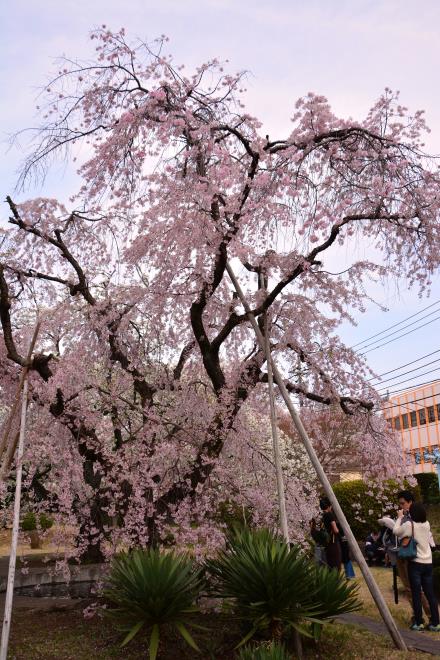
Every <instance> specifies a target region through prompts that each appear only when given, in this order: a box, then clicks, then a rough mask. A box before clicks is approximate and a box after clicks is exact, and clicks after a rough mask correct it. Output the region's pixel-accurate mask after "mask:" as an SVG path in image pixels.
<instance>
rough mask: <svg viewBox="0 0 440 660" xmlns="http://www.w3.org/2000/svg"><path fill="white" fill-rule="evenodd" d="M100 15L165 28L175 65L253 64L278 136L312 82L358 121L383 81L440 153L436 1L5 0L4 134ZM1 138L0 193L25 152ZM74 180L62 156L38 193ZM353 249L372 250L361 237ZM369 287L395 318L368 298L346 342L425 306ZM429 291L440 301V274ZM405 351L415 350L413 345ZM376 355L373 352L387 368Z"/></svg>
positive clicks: (148, 35) (261, 105) (31, 111)
mask: <svg viewBox="0 0 440 660" xmlns="http://www.w3.org/2000/svg"><path fill="white" fill-rule="evenodd" d="M102 23H106V24H107V25H109V26H110V27H111V28H113V29H118V28H120V27H122V26H124V27H125V28H126V29H127V33H128V34H130V35H132V36H133V37H140V38H142V39H147V40H152V39H154V38H155V37H157V36H159V35H161V34H163V33H165V34H167V35H168V36H169V37H170V43H169V49H170V51H171V52H172V53H173V54H174V56H175V60H176V62H179V63H180V62H183V63H185V64H186V65H187V68H188V69H191V68H192V67H193V66H195V65H197V64H199V63H200V62H202V61H205V60H206V59H209V58H211V57H215V56H218V57H219V58H220V59H229V60H230V65H229V66H230V68H231V69H233V70H234V71H235V70H243V69H246V70H248V71H249V72H250V74H249V76H248V84H247V87H248V91H247V94H246V99H247V106H248V108H247V109H248V110H249V112H250V113H251V114H253V115H255V116H258V117H259V118H261V119H262V121H263V123H264V130H265V131H266V132H270V134H271V135H273V136H277V137H278V136H283V135H286V133H288V132H289V131H290V126H291V124H290V121H289V118H290V116H291V115H292V114H293V105H294V102H295V100H296V99H297V98H298V97H299V96H301V95H303V94H305V93H307V92H309V91H316V92H318V93H320V94H324V95H326V96H327V97H328V98H329V101H330V103H331V105H332V107H333V109H334V112H335V113H336V114H337V115H340V116H344V117H347V116H350V115H351V116H353V117H355V118H358V119H359V118H362V117H364V116H365V115H366V113H367V112H368V109H369V107H370V106H371V105H372V103H373V102H374V100H375V99H376V98H377V97H378V95H379V94H380V93H381V91H382V90H383V88H384V87H385V86H389V87H391V88H393V89H399V90H401V97H402V102H403V103H404V104H405V105H408V106H409V107H410V108H411V109H412V110H415V109H419V108H425V109H426V113H427V121H428V124H429V125H430V126H431V128H432V129H433V132H432V133H431V135H430V136H429V137H428V140H427V148H428V149H429V150H431V151H434V152H440V91H439V88H438V85H437V79H438V72H437V71H438V63H439V60H440V41H439V39H438V26H439V25H440V3H439V2H438V0H424V1H423V2H420V3H415V2H414V1H413V0H273V1H272V2H268V1H257V0H241V2H240V1H238V0H203V1H201V0H157V1H153V0H128V1H126V2H120V0H118V1H116V0H91V1H90V0H61V2H60V0H57V1H55V0H3V2H2V3H1V4H0V85H1V89H2V108H1V119H0V121H1V123H0V139H1V138H2V137H5V136H6V134H7V133H11V132H14V131H17V130H19V129H20V128H24V127H27V126H31V125H33V124H34V123H35V100H34V99H35V96H36V93H37V89H38V87H41V86H44V85H45V83H46V81H47V80H48V77H49V74H50V72H51V70H52V71H53V65H52V63H53V60H54V58H56V57H57V56H59V55H62V54H66V55H69V56H73V57H78V58H86V57H88V56H90V54H91V53H92V48H93V42H90V40H89V39H88V32H89V30H91V29H92V28H94V27H96V26H98V25H100V24H102ZM25 142H26V138H25V137H24V138H23V144H25ZM6 147H7V145H6V144H5V145H4V149H2V151H3V153H2V155H3V158H2V159H1V162H0V181H1V182H2V184H1V187H2V190H1V195H2V198H4V197H5V195H6V194H7V193H9V192H11V191H12V189H13V186H14V181H15V178H16V177H15V170H16V168H17V166H18V163H19V160H20V157H21V154H20V152H19V150H17V149H13V150H10V151H9V152H6ZM0 149H1V147H0ZM75 183H76V178H75V175H74V173H73V172H72V170H71V169H70V168H67V169H65V167H64V165H63V164H60V165H59V166H58V167H57V168H55V170H54V171H53V172H52V173H51V175H50V176H49V178H48V179H47V181H46V183H45V185H44V187H43V188H42V190H37V191H35V194H46V195H48V196H50V197H54V196H58V197H61V198H62V199H66V198H67V197H68V195H69V194H70V193H71V192H72V190H73V189H74V188H75ZM29 194H30V192H29ZM32 194H33V193H32ZM0 217H3V218H4V217H5V211H3V212H2V213H1V214H0ZM360 249H363V250H364V253H366V252H367V247H366V246H363V247H362V248H360ZM365 256H368V255H367V254H366V255H365ZM373 290H374V295H375V296H376V297H378V298H380V301H381V302H385V303H388V304H389V305H390V306H392V307H393V310H394V312H393V313H394V316H393V317H392V318H391V316H390V315H388V316H385V315H384V314H382V313H380V312H376V311H375V308H374V306H373V307H372V308H371V314H370V315H369V317H368V321H367V320H365V321H361V325H360V327H359V329H358V330H357V331H355V332H352V331H351V330H349V329H346V330H345V332H346V333H347V338H348V339H349V340H353V342H354V341H357V340H359V338H363V336H365V335H368V334H372V333H373V332H374V331H375V330H377V329H378V330H381V329H382V327H384V326H386V325H389V324H391V323H392V322H393V320H395V319H397V320H400V318H403V317H404V316H405V315H409V314H410V313H411V312H412V311H415V310H417V309H418V308H419V307H420V306H421V303H420V302H419V301H418V299H417V298H416V297H415V296H413V295H412V294H410V293H408V292H407V291H406V290H405V289H403V290H398V289H396V288H395V287H391V286H390V287H389V288H384V289H383V290H382V293H380V291H379V290H378V288H377V287H375V288H374V289H372V291H373ZM434 291H436V292H437V295H436V297H437V298H440V285H439V284H438V282H437V283H436V284H435V287H434ZM399 315H400V316H399ZM363 325H364V328H365V330H364V331H363V330H362V326H363ZM373 326H374V327H373ZM431 327H434V326H431ZM409 339H410V340H411V335H410V336H409ZM415 341H417V340H416V339H415ZM432 342H434V343H435V342H436V337H435V333H434V332H431V333H430V334H428V335H426V336H424V343H423V346H424V347H426V351H424V352H428V350H429V348H430V345H431V344H432ZM391 347H393V345H391V346H390V348H391ZM401 350H402V344H401V345H400V346H396V350H393V349H392V348H391V350H389V351H387V357H386V361H388V362H389V363H394V365H395V364H399V363H400V362H404V361H405V360H404V359H401V360H400V362H399V355H400V354H399V351H401ZM411 350H412V352H413V353H414V352H415V354H416V355H417V354H418V353H417V347H415V348H414V347H413V348H412V349H411ZM422 352H423V349H420V354H421V353H422ZM379 353H380V351H379V352H378V353H376V354H372V356H374V357H372V360H376V361H377V365H378V367H379V369H380V368H382V367H383V368H382V370H384V369H385V368H387V365H386V364H384V362H383V361H384V358H383V356H381V355H379Z"/></svg>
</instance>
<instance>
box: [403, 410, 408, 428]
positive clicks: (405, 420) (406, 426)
mask: <svg viewBox="0 0 440 660" xmlns="http://www.w3.org/2000/svg"><path fill="white" fill-rule="evenodd" d="M402 426H403V428H404V429H407V428H408V426H409V424H408V413H405V414H404V415H402Z"/></svg>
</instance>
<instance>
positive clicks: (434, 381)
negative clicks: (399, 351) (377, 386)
mask: <svg viewBox="0 0 440 660" xmlns="http://www.w3.org/2000/svg"><path fill="white" fill-rule="evenodd" d="M420 375H422V374H420ZM439 380H440V379H439V378H435V379H434V380H427V381H425V382H424V383H416V385H411V389H412V390H415V389H417V388H418V387H422V386H423V385H432V384H433V383H437V382H438V381H439ZM397 384H398V383H396V385H397ZM407 389H410V388H409V387H408V386H406V387H401V388H400V389H398V390H393V391H392V392H387V394H398V393H399V392H404V391H405V390H407Z"/></svg>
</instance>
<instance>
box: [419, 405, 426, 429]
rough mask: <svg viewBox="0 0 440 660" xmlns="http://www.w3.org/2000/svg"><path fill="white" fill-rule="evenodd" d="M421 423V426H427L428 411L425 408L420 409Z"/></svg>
mask: <svg viewBox="0 0 440 660" xmlns="http://www.w3.org/2000/svg"><path fill="white" fill-rule="evenodd" d="M419 422H420V424H421V425H422V424H426V411H425V409H424V408H420V410H419Z"/></svg>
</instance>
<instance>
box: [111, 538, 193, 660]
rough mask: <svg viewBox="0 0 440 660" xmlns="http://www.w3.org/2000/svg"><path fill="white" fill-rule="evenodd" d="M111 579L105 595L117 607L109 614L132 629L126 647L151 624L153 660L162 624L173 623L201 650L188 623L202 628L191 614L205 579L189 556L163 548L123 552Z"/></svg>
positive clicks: (112, 569)
mask: <svg viewBox="0 0 440 660" xmlns="http://www.w3.org/2000/svg"><path fill="white" fill-rule="evenodd" d="M108 583H109V585H110V586H109V588H108V589H106V591H105V592H104V595H105V597H106V598H107V600H108V601H109V602H110V604H111V605H113V606H114V608H112V609H109V610H108V611H107V614H108V616H110V617H112V618H113V619H114V620H115V621H116V625H117V626H118V627H119V628H120V629H121V630H122V631H124V632H126V633H127V634H126V637H125V639H124V641H123V642H122V646H124V645H125V644H128V642H129V641H130V640H132V639H133V637H134V636H135V635H136V634H137V633H139V631H140V630H141V629H142V628H144V627H149V628H151V633H150V660H154V659H155V658H156V656H157V650H158V646H159V635H160V629H161V627H162V626H163V625H164V624H169V625H172V626H174V627H175V628H176V630H177V631H178V632H179V633H180V635H181V636H182V637H183V639H184V640H185V641H186V642H187V643H188V644H189V645H190V646H191V647H192V648H193V649H195V650H197V651H198V650H199V649H198V647H197V645H196V643H195V641H194V639H193V638H192V636H191V634H190V632H189V630H188V627H187V626H193V627H197V626H195V624H193V623H192V621H191V618H190V615H191V614H192V613H194V612H197V611H198V609H197V608H196V607H195V605H194V603H195V600H196V599H197V597H198V596H199V594H200V591H201V589H202V587H203V584H204V582H203V579H202V577H201V571H200V569H197V568H196V567H195V564H194V562H193V561H192V560H191V559H190V558H188V557H187V556H185V555H178V554H175V553H174V552H163V551H160V550H159V549H149V550H141V549H138V550H133V551H132V552H130V553H123V554H121V555H119V556H118V557H116V558H115V559H114V560H113V563H112V566H111V570H110V575H109V579H108Z"/></svg>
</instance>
